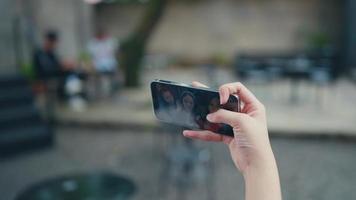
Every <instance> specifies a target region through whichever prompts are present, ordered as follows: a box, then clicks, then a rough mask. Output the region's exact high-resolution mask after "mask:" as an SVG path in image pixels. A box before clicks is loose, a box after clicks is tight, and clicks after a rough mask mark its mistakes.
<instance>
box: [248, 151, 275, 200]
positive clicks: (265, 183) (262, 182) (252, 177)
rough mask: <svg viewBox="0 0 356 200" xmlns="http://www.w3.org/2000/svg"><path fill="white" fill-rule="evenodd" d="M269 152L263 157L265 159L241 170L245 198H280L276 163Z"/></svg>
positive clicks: (253, 199)
mask: <svg viewBox="0 0 356 200" xmlns="http://www.w3.org/2000/svg"><path fill="white" fill-rule="evenodd" d="M271 154H272V155H269V156H266V158H263V159H265V160H262V161H261V162H258V163H254V164H251V165H249V166H248V167H247V168H246V170H245V171H244V172H243V177H244V181H245V190H246V191H245V193H246V199H248V200H251V199H252V200H255V199H256V200H257V199H266V200H269V199H271V200H272V199H273V200H280V199H282V198H281V189H280V182H279V175H278V169H277V164H276V161H275V159H274V156H273V153H271Z"/></svg>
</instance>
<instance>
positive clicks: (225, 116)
mask: <svg viewBox="0 0 356 200" xmlns="http://www.w3.org/2000/svg"><path fill="white" fill-rule="evenodd" d="M193 85H194V86H197V87H206V86H205V85H203V84H201V83H199V82H194V83H193ZM219 94H220V104H225V103H227V101H228V99H229V96H230V95H238V96H239V97H240V99H241V101H242V102H243V107H242V111H241V112H240V113H239V112H234V111H228V110H225V109H219V110H217V111H216V112H214V113H211V114H209V115H207V120H209V121H210V122H212V123H225V124H229V125H230V126H232V127H233V130H234V137H229V136H224V135H221V134H217V133H214V132H212V131H207V130H203V131H194V130H185V131H183V135H184V136H186V137H189V138H193V139H199V140H204V141H214V142H223V143H225V144H226V145H227V146H228V148H229V150H230V154H231V158H232V160H233V162H234V164H235V166H236V168H237V169H238V170H239V171H240V172H241V173H242V175H243V178H244V181H245V199H246V200H260V199H264V200H281V199H282V197H281V189H280V182H279V175H278V169H277V164H276V160H275V157H274V154H273V151H272V148H271V144H270V141H269V137H268V130H267V119H266V112H265V107H264V105H263V104H262V103H261V102H260V101H259V100H258V99H257V98H256V97H255V96H254V95H253V94H252V93H251V92H250V91H249V90H248V89H247V88H246V87H245V86H244V85H242V84H241V83H229V84H225V85H223V86H221V87H220V89H219Z"/></svg>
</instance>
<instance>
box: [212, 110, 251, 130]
mask: <svg viewBox="0 0 356 200" xmlns="http://www.w3.org/2000/svg"><path fill="white" fill-rule="evenodd" d="M206 118H207V120H209V121H210V122H213V123H224V124H228V125H230V126H232V127H233V128H237V127H239V128H243V127H246V125H247V123H248V120H249V116H248V115H246V114H245V113H239V112H233V111H229V110H225V109H219V110H218V111H216V112H214V113H211V114H209V115H207V116H206Z"/></svg>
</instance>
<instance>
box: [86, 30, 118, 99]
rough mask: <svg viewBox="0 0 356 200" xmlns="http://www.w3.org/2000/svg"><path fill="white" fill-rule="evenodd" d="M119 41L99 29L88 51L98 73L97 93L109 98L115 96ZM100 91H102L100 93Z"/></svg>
mask: <svg viewBox="0 0 356 200" xmlns="http://www.w3.org/2000/svg"><path fill="white" fill-rule="evenodd" d="M118 50H119V41H117V40H116V39H114V38H112V37H110V36H109V35H108V34H107V33H106V32H105V31H104V30H103V29H102V28H98V29H97V31H96V33H95V37H94V38H93V39H92V40H91V41H90V42H89V45H88V51H89V55H90V57H91V60H92V64H93V66H94V69H95V72H96V79H97V81H96V85H97V88H96V93H97V95H98V93H99V92H100V96H104V97H107V96H109V95H112V94H113V90H114V87H115V84H116V76H117V75H119V74H118V61H117V59H116V53H117V51H118ZM99 90H100V91H99Z"/></svg>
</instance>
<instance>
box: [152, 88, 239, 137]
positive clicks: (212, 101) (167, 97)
mask: <svg viewBox="0 0 356 200" xmlns="http://www.w3.org/2000/svg"><path fill="white" fill-rule="evenodd" d="M151 90H152V98H153V106H154V112H155V115H156V117H157V118H158V119H159V120H160V121H163V122H167V123H171V124H175V125H178V126H182V127H185V128H189V129H193V130H194V129H202V130H210V131H213V132H215V133H220V134H224V135H230V136H233V131H232V128H231V126H229V125H227V124H217V123H210V122H209V121H208V120H207V119H206V115H207V114H209V113H214V112H216V111H217V110H219V109H221V108H222V109H227V110H231V111H235V112H238V111H239V102H238V99H237V97H235V96H232V95H231V96H230V98H229V100H228V102H227V103H226V104H224V105H220V98H219V93H218V92H216V91H209V90H205V89H199V88H192V87H184V86H179V85H174V84H167V83H161V82H152V84H151Z"/></svg>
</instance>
